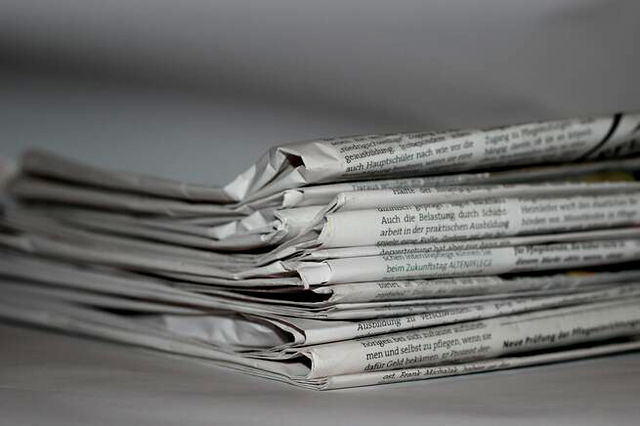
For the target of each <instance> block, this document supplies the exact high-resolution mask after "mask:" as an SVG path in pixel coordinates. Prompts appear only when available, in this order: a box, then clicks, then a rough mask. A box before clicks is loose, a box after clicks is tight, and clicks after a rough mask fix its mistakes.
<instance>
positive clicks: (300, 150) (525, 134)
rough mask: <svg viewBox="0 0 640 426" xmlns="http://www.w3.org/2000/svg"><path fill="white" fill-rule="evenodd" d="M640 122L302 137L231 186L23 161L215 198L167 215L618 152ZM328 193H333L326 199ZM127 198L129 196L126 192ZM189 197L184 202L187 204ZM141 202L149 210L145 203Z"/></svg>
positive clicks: (171, 194) (616, 119) (59, 173)
mask: <svg viewBox="0 0 640 426" xmlns="http://www.w3.org/2000/svg"><path fill="white" fill-rule="evenodd" d="M639 125H640V114H615V115H611V116H604V117H594V118H581V119H569V120H559V121H547V122H536V123H529V124H521V125H515V126H504V127H497V128H493V129H488V130H457V131H443V132H420V133H417V132H416V133H398V134H389V135H368V136H352V137H339V138H328V139H321V140H317V141H310V142H299V143H293V144H288V145H282V146H277V147H274V148H272V149H271V150H269V151H268V152H267V153H266V154H265V155H264V156H263V157H262V158H260V159H259V160H258V161H257V162H256V163H255V164H254V165H253V166H251V167H250V168H249V169H247V170H246V171H245V172H243V173H241V174H240V175H239V176H238V177H236V178H235V179H234V180H233V181H232V182H231V183H229V184H228V185H226V186H224V187H214V186H205V185H194V184H186V183H183V182H176V181H171V180H167V179H160V178H152V177H147V176H141V175H138V174H132V173H126V172H117V173H116V172H111V171H104V170H99V169H96V168H92V167H87V166H83V165H79V164H76V163H73V162H70V161H66V160H64V159H61V158H56V157H55V156H53V155H50V154H45V153H42V152H35V151H34V152H31V153H29V154H27V155H26V156H25V157H24V161H23V165H22V166H23V169H24V171H25V172H26V173H28V174H31V175H35V176H44V177H50V178H55V179H60V180H62V181H68V182H73V183H79V184H83V185H91V186H94V187H98V188H105V189H111V190H118V191H124V192H127V193H134V194H136V193H137V194H147V195H150V196H156V197H162V198H168V199H175V200H184V201H193V202H209V203H207V204H206V205H203V206H199V205H198V206H192V207H193V208H192V209H189V208H188V206H190V205H183V204H179V203H178V204H176V205H175V206H174V205H171V204H170V203H167V205H166V206H155V207H157V208H158V210H159V211H163V212H165V213H167V214H172V215H187V216H188V215H206V214H218V213H220V214H224V213H228V212H229V211H233V210H234V209H232V208H227V209H223V208H220V207H213V205H216V206H217V205H220V204H229V205H231V206H234V207H239V206H242V205H247V204H252V203H253V204H254V205H261V204H268V202H269V201H273V200H272V199H273V198H278V199H280V197H283V196H284V195H285V194H286V195H287V197H288V199H287V202H288V203H293V204H298V203H299V201H298V203H296V201H295V198H300V197H301V195H300V194H296V193H287V192H286V191H287V190H291V189H294V188H300V187H304V186H308V185H318V184H326V183H335V182H346V181H360V180H363V181H370V180H374V179H375V180H381V179H385V180H388V179H397V178H403V177H405V178H406V177H425V176H433V175H442V174H451V173H458V172H468V171H470V170H487V169H496V168H502V167H510V168H512V167H515V166H519V165H533V164H547V163H561V162H576V161H589V160H602V159H606V158H619V157H623V156H627V155H630V154H634V153H637V152H638V151H640V143H639V142H638V134H639V132H640V128H639ZM481 176H482V175H474V176H470V177H465V176H457V179H460V180H462V181H465V180H467V179H473V180H475V179H477V178H480V177H481ZM452 179H453V178H439V179H438V178H435V179H433V181H430V180H426V181H422V180H420V179H418V180H415V181H413V180H407V181H404V180H400V181H399V182H397V184H398V185H400V186H406V185H408V184H414V185H420V184H429V183H430V182H444V183H448V184H454V183H456V181H455V180H452ZM363 185H364V187H363V188H362V189H383V188H387V187H389V185H394V183H393V182H388V181H379V182H378V184H377V185H376V184H374V185H372V186H368V185H367V183H363ZM357 188H358V186H357V184H351V185H343V186H338V187H336V188H323V189H322V190H324V191H328V192H330V193H329V194H328V195H327V196H326V197H329V199H330V198H331V197H332V196H333V195H335V194H336V193H337V192H342V191H349V190H351V191H353V190H357ZM336 191H337V192H336ZM312 192H313V191H312ZM315 195H316V196H318V197H319V196H320V194H315ZM98 196H99V194H97V195H96V200H98V198H97V197H98ZM326 197H325V198H324V201H326V200H327V198H326ZM259 200H261V201H262V202H263V203H260V202H259ZM124 201H127V200H126V199H124V198H123V202H124ZM141 201H142V200H141ZM87 203H89V201H87ZM271 205H273V203H272V204H271ZM298 205H299V204H298ZM181 206H183V207H184V209H181V208H180V207H181ZM291 206H292V205H289V207H291ZM128 207H129V208H131V209H132V210H136V209H137V207H136V206H135V205H129V206H128ZM151 207H154V206H151ZM174 207H175V208H174ZM198 207H200V208H198ZM139 209H140V211H144V208H143V207H140V208H139Z"/></svg>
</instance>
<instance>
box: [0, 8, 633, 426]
mask: <svg viewBox="0 0 640 426" xmlns="http://www.w3.org/2000/svg"><path fill="white" fill-rule="evenodd" d="M638 16H640V3H639V2H637V1H633V0H629V1H587V0H537V1H525V0H483V1H457V0H456V1H453V0H448V1H446V0H441V1H418V0H416V1H407V0H396V1H381V0H340V1H338V0H329V1H314V2H310V1H306V2H305V1H294V0H255V1H247V0H220V1H215V0H181V1H179V2H176V1H169V0H58V1H55V2H52V1H50V0H0V132H1V133H0V144H1V145H0V148H1V149H0V153H1V154H3V155H6V156H9V157H15V156H16V155H17V154H18V153H19V152H20V151H21V150H22V149H24V148H25V147H26V146H41V147H45V148H50V149H53V150H56V151H59V152H62V153H65V154H68V155H70V156H73V157H75V158H78V159H82V160H86V161H91V162H93V163H95V164H99V165H104V166H109V167H119V168H125V169H132V170H138V171H142V172H146V173H153V174H159V175H164V176H169V177H175V178H180V179H186V180H191V181H198V182H204V183H211V184H224V183H226V182H227V181H228V180H230V179H231V178H232V177H233V176H234V175H235V174H236V173H238V172H239V171H240V170H242V169H244V168H245V167H247V166H248V165H249V164H250V163H252V162H253V161H254V160H255V158H256V157H258V156H259V155H260V154H261V153H262V152H263V151H264V150H265V149H266V148H267V147H268V146H270V145H273V144H275V143H282V142H289V141H294V140H302V139H310V138H315V137H320V136H333V135H342V134H354V133H370V132H389V131H399V130H426V129H443V128H457V127H475V126H486V125H494V124H505V123H511V122H518V121H527V120H538V119H547V118H559V117H569V116H579V115H590V114H597V113H609V112H613V111H620V110H640V86H639V85H638V76H639V75H640V51H639V48H638V41H640V26H639V25H638V22H637V18H638ZM0 349H1V350H0V412H1V413H2V415H0V424H11V425H17V424H44V423H46V424H60V425H70V424H83V425H84V424H91V423H95V424H137V425H146V424H153V425H160V424H216V425H218V424H241V425H245V424H263V422H267V423H268V424H283V423H284V424H287V423H293V422H294V421H296V422H304V423H305V424H309V425H313V424H340V423H352V424H357V423H362V422H365V421H367V422H369V423H370V424H385V425H386V424H390V423H391V424H393V423H397V424H403V423H414V424H428V423H429V422H436V421H437V422H443V423H446V424H466V423H468V424H471V423H473V424H491V425H493V424H496V423H504V424H513V423H517V424H544V423H555V424H567V423H570V422H573V423H575V424H603V423H613V424H625V423H626V424H637V418H638V415H640V409H639V408H638V407H639V406H640V404H638V402H639V401H638V396H637V395H638V394H639V391H640V356H639V355H625V356H620V357H611V358H606V359H599V360H589V361H580V362H575V363H567V364H560V365H555V366H547V367H539V368H529V369H523V370H518V371H512V372H501V373H495V374H482V375H475V376H471V377H463V378H451V379H442V380H434V381H428V382H419V383H411V384H400V385H394V386H389V387H383V388H369V389H356V390H347V391H339V392H333V393H322V394H319V393H311V392H307V391H301V390H298V389H294V388H291V387H286V386H284V385H280V384H277V383H272V382H267V381H264V380H259V379H254V378H250V377H247V376H243V375H238V374H233V373H230V372H228V371H226V370H221V369H218V368H215V367H212V366H210V365H207V364H201V363H194V362H192V361H189V360H184V359H181V358H175V357H169V356H165V355H162V354H156V353H149V352H144V351H139V350H123V348H122V347H119V346H116V345H110V344H106V343H101V342H96V341H90V340H82V339H78V338H73V337H68V336H62V335H57V334H52V333H46V332H43V331H36V330H29V329H22V328H20V327H16V326H15V325H12V326H8V325H2V326H0Z"/></svg>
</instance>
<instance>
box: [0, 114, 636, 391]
mask: <svg viewBox="0 0 640 426" xmlns="http://www.w3.org/2000/svg"><path fill="white" fill-rule="evenodd" d="M0 172H1V173H0V175H1V176H0V188H1V190H2V197H1V198H0V200H1V207H2V210H1V216H0V251H1V252H2V256H0V286H1V287H2V292H3V297H2V298H1V299H0V318H2V319H5V320H10V321H13V322H20V323H23V324H30V325H33V326H39V327H46V328H50V329H54V330H57V331H60V332H66V333H74V334H79V335H85V336H91V337H94V338H100V339H105V340H109V341H114V342H119V343H121V344H123V345H127V346H129V347H143V348H151V349H156V350H158V351H163V352H169V353H172V354H179V355H182V356H184V357H192V358H199V359H200V360H208V361H211V362H212V363H214V364H216V365H221V366H225V367H228V368H231V369H235V370H238V371H241V372H245V373H248V374H252V375H255V376H260V377H265V378H270V379H273V380H279V381H282V382H286V383H290V384H293V385H297V386H300V387H304V388H309V389H317V390H327V389H338V388H346V387H356V386H366V385H378V384H385V383H394V382H402V381H412V380H423V379H429V378H437V377H443V376H451V375H463V374H470V373H480V372H488V371H494V370H502V369H511V368H516V367H525V366H532V365H537V364H544V363H552V362H562V361H569V360H572V359H578V358H585V357H595V356H603V355H607V354H612V353H618V352H624V351H633V350H638V349H640V181H639V180H638V177H639V176H640V114H631V113H629V114H613V115H608V116H602V117H591V118H578V119H569V120H557V121H548V122H537V123H527V124H519V125H513V126H503V127H499V128H493V129H485V130H454V131H444V132H421V133H401V134H389V135H366V136H352V137H341V138H331V139H322V140H316V141H310V142H299V143H293V144H288V145H281V146H277V147H274V148H272V149H271V150H270V151H269V152H267V153H266V154H265V155H264V156H263V157H262V158H260V159H259V160H258V161H257V162H256V163H255V164H254V165H253V166H251V167H250V168H249V169H247V170H246V171H244V172H243V173H241V174H240V175H238V177H237V178H236V179H234V180H233V181H232V182H231V183H229V184H228V185H226V186H211V185H206V184H205V185H203V184H191V183H186V182H179V181H174V180H170V179H163V178H159V177H152V176H144V175H140V174H136V173H134V172H128V171H121V170H108V169H102V168H98V167H95V166H92V165H88V164H81V163H78V162H76V161H74V160H72V159H68V158H63V157H60V156H59V155H57V154H54V153H50V152H46V151H42V150H31V151H27V152H25V153H24V154H23V156H22V157H21V158H20V159H19V161H18V162H16V164H15V165H9V164H8V163H7V164H4V163H3V165H2V168H1V169H0Z"/></svg>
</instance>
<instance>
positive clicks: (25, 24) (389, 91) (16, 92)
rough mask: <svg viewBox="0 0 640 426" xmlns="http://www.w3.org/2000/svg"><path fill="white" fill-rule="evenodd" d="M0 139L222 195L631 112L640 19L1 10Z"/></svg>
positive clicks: (348, 4) (345, 6) (577, 2)
mask: <svg viewBox="0 0 640 426" xmlns="http://www.w3.org/2000/svg"><path fill="white" fill-rule="evenodd" d="M0 1H1V9H2V12H1V13H0V58H2V60H0V77H1V78H0V129H2V150H1V152H3V153H4V154H5V155H16V154H17V153H18V152H19V151H20V150H21V149H22V147H24V146H26V145H40V146H45V147H50V148H52V149H56V150H60V151H63V152H67V153H69V154H71V155H74V156H75V157H78V158H80V159H85V160H92V161H94V162H96V163H99V164H105V165H109V166H121V167H123V168H130V169H138V170H141V171H144V172H149V173H157V174H163V175H169V176H174V177H180V178H185V179H190V180H195V181H199V182H207V183H217V184H222V183H226V182H227V181H228V180H230V178H231V177H232V176H234V175H235V174H236V173H237V172H238V171H239V170H242V169H244V168H245V167H247V166H248V165H249V164H250V163H251V162H253V161H254V160H255V158H256V157H257V156H258V155H260V153H262V152H263V151H264V150H265V149H266V147H268V146H270V145H273V144H275V143H283V142H290V141H295V140H300V139H309V138H315V137H319V136H332V135H343V134H352V133H369V132H389V131H399V130H425V129H443V128H459V127H474V126H486V125H494V124H506V123H513V122H518V121H527V120H538V119H547V118H559V117H569V116H580V115H590V114H597V113H608V112H613V111H619V110H640V85H638V76H639V75H640V52H639V51H638V50H639V47H638V41H639V40H640V26H639V25H638V22H637V17H638V16H639V15H640V3H638V2H637V1H635V0H628V1H593V0H536V1H527V0H482V1H474V0H468V1H460V0H439V1H425V0H396V1H392V2H390V1H384V0H322V1H313V2H312V1H299V0H181V1H179V2H176V1H173V0H57V1H55V2H51V1H50V0H0Z"/></svg>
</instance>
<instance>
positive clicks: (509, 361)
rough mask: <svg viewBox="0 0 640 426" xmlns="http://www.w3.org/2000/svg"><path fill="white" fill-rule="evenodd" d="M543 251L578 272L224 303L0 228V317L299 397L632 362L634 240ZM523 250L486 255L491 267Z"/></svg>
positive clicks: (209, 290)
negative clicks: (194, 364)
mask: <svg viewBox="0 0 640 426" xmlns="http://www.w3.org/2000/svg"><path fill="white" fill-rule="evenodd" d="M621 235H626V236H623V237H621ZM59 237H60V236H59V235H58V238H59ZM39 238H41V239H39ZM536 238H538V239H540V238H544V237H543V236H537V237H536ZM546 238H547V239H550V240H551V241H553V240H557V241H564V242H556V243H551V244H545V245H538V247H542V246H544V247H545V248H546V249H545V250H540V251H539V253H542V254H541V256H551V257H553V256H555V255H556V254H557V253H562V254H563V256H564V258H565V259H568V258H573V259H574V260H573V264H574V265H581V266H582V267H581V268H579V269H573V270H561V269H562V268H555V269H554V270H553V271H550V272H548V273H541V272H538V273H529V274H522V273H520V274H502V275H486V276H463V277H455V276H454V277H448V278H435V279H409V280H385V281H375V282H358V283H341V284H333V285H331V284H330V285H323V286H315V287H314V286H311V287H306V288H305V287H304V286H302V287H274V288H270V289H261V288H259V287H258V288H250V287H244V288H234V289H228V288H227V289H225V288H221V287H216V286H210V285H206V286H203V285H199V284H197V283H193V282H188V281H181V280H178V279H169V278H167V277H160V276H158V275H157V274H153V273H142V272H140V271H137V272H134V271H131V270H128V268H120V267H116V266H114V265H109V264H107V263H108V262H107V263H100V262H95V263H86V262H81V261H78V259H74V257H73V256H71V255H69V253H64V252H63V251H60V252H59V253H58V254H57V255H52V254H54V253H55V252H53V251H52V252H51V253H50V254H43V251H42V250H39V248H42V247H44V246H45V245H44V244H42V243H43V239H42V237H39V236H38V235H37V232H35V231H26V230H24V229H20V227H18V226H15V225H14V224H13V223H12V222H11V221H9V220H5V223H4V225H3V228H2V239H1V240H2V243H3V247H4V248H3V249H2V256H1V257H0V280H1V286H2V293H3V297H2V298H0V317H3V318H5V319H10V320H12V321H19V322H23V323H29V324H32V325H37V326H43V327H47V328H54V329H58V330H61V331H65V332H73V333H79V334H83V335H88V336H92V337H97V338H103V339H107V340H110V341H116V342H120V343H125V344H128V345H134V346H138V347H146V348H153V349H157V350H161V351H165V352H170V353H174V354H181V355H187V356H191V357H197V358H198V359H201V360H211V361H215V363H217V364H219V365H224V366H227V367H230V368H233V369H237V370H240V371H244V372H247V373H250V374H253V375H257V376H263V377H267V378H271V379H275V380H280V381H285V382H288V383H292V384H296V385H299V386H302V387H307V388H312V389H337V388H345V387H355V386H364V385H374V384H383V383H392V382H399V381H409V380H420V379H427V378H434V377H442V376H449V375H458V374H467V373H476V372H483V371H491V370H500V369H507V368H514V367H523V366H528V365H534V364H542V363H550V362H557V361H565V360H570V359H576V358H583V357H589V356H598V355H604V354H609V353H614V352H623V351H630V350H636V349H640V339H636V337H637V336H638V335H640V267H638V265H636V264H635V263H634V261H635V260H637V259H640V238H638V237H637V229H635V228H625V229H615V230H609V231H605V232H597V231H589V232H576V233H571V234H556V235H550V236H546ZM585 238H587V239H585ZM589 238H590V239H589ZM51 241H54V238H53V237H52V240H51ZM39 244H40V245H39ZM535 247H536V246H535V245H529V246H516V247H500V248H499V249H498V250H503V251H498V252H495V253H494V254H499V253H504V249H508V250H513V251H515V252H522V253H525V252H529V251H534V252H535V250H534V248H535ZM85 248H86V249H87V250H90V247H88V246H86V247H85ZM57 249H60V250H61V247H59V246H58V247H57ZM487 251H489V252H491V250H490V249H487ZM130 256H131V257H132V258H133V257H135V255H134V254H130ZM438 257H439V258H441V259H448V258H451V257H452V253H451V252H447V251H443V252H438ZM529 257H530V255H529ZM524 258H525V257H523V258H522V259H524ZM578 258H579V260H577V261H576V259H578ZM134 260H135V259H134Z"/></svg>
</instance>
